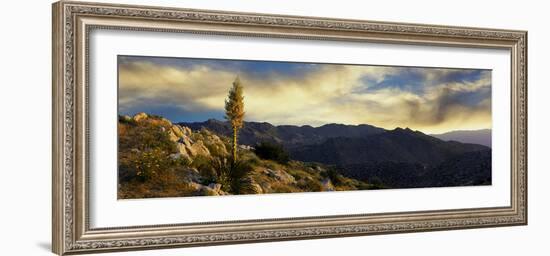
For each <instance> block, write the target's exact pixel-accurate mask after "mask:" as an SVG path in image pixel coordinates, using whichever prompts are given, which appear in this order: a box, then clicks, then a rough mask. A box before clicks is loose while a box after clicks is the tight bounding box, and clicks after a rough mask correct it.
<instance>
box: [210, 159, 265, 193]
mask: <svg viewBox="0 0 550 256" xmlns="http://www.w3.org/2000/svg"><path fill="white" fill-rule="evenodd" d="M210 168H211V169H212V171H213V173H214V174H215V177H216V179H215V180H216V182H217V183H220V184H221V185H222V189H223V190H224V191H227V192H230V193H232V194H255V193H256V192H257V191H256V188H255V186H254V180H253V179H252V173H253V171H254V167H253V166H252V164H251V163H249V162H248V161H245V160H242V159H241V160H237V161H236V162H233V161H231V160H230V159H228V158H220V157H216V158H213V159H212V161H211V162H210Z"/></svg>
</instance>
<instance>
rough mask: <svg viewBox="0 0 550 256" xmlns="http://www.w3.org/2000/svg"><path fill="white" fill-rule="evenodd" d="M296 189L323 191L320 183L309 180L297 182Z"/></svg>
mask: <svg viewBox="0 0 550 256" xmlns="http://www.w3.org/2000/svg"><path fill="white" fill-rule="evenodd" d="M298 187H299V188H301V189H303V190H304V191H311V192H317V191H323V184H321V182H320V181H318V180H316V179H311V178H309V179H307V178H306V179H302V180H299V181H298Z"/></svg>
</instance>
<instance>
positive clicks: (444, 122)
mask: <svg viewBox="0 0 550 256" xmlns="http://www.w3.org/2000/svg"><path fill="white" fill-rule="evenodd" d="M526 58H527V32H526V31H512V30H502V29H487V28H465V27H450V26H436V25H424V24H406V23H389V22H374V21H362V20H345V19H328V18H318V17H297V16H280V15H272V14H255V13H234V12H219V11H209V10H190V9H176V8H163V7H145V6H129V5H111V4H97V3H85V2H66V1H61V2H57V3H55V4H54V5H53V242H52V244H53V251H54V252H55V253H57V254H60V255H63V254H69V253H70V254H74V253H87V252H102V251H114V250H136V249H152V248H166V247H183V246H206V245H217V244H230V243H249V242H262V241H280V240H296V239H312V238H327V237H341V236H357V235H374V234H388V233H398V232H418V231H435V230H451V229H465V228H483V227H496V226H510V225H526V224H527V60H526Z"/></svg>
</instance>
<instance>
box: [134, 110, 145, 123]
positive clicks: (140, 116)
mask: <svg viewBox="0 0 550 256" xmlns="http://www.w3.org/2000/svg"><path fill="white" fill-rule="evenodd" d="M148 117H149V116H148V115H147V114H145V113H143V112H141V113H137V114H135V115H134V117H133V119H134V121H136V122H139V121H141V120H145V119H147V118H148Z"/></svg>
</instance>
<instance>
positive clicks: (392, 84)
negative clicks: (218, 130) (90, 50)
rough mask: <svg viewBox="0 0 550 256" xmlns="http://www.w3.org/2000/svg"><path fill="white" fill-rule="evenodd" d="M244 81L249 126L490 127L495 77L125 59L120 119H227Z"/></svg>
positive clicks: (470, 72)
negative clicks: (233, 93) (228, 100)
mask: <svg viewBox="0 0 550 256" xmlns="http://www.w3.org/2000/svg"><path fill="white" fill-rule="evenodd" d="M237 75H238V76H239V77H240V79H241V81H242V82H243V83H244V88H245V110H246V116H245V119H246V120H247V121H260V122H269V123H272V124H275V125H281V124H290V125H312V126H320V125H324V124H327V123H343V124H371V125H375V126H379V127H382V128H386V129H394V128H396V127H409V128H411V129H415V130H421V131H423V132H426V133H438V132H446V131H450V130H472V129H485V128H491V72H490V71H487V70H464V69H442V68H413V67H384V66H359V65H329V64H318V65H315V64H304V63H281V62H254V61H216V60H200V59H173V58H170V59H168V58H148V57H119V113H120V114H129V115H131V114H134V113H137V112H149V113H153V114H158V115H163V116H166V117H167V118H169V119H171V120H173V121H176V122H179V121H204V120H207V119H209V118H217V119H220V118H223V106H224V99H225V97H226V96H227V91H228V90H229V88H230V87H231V83H232V82H233V80H234V79H235V77H236V76H237Z"/></svg>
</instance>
